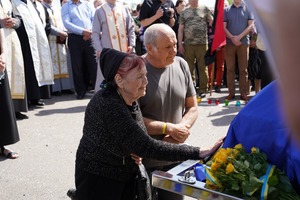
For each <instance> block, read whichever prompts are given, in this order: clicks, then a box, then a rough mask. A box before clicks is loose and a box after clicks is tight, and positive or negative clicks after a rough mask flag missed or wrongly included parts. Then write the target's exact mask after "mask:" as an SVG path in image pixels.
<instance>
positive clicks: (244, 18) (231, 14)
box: [224, 4, 254, 45]
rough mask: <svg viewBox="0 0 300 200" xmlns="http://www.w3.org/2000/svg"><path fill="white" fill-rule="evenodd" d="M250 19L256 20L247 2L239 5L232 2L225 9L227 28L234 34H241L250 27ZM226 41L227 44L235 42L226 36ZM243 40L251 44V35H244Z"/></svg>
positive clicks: (244, 42) (243, 42)
mask: <svg viewBox="0 0 300 200" xmlns="http://www.w3.org/2000/svg"><path fill="white" fill-rule="evenodd" d="M249 20H254V15H253V13H251V12H250V11H249V10H248V8H247V7H246V5H245V4H242V5H241V6H239V7H236V6H235V5H234V4H232V5H231V6H230V7H228V8H226V9H225V10H224V22H227V29H228V31H229V32H230V33H231V34H232V35H239V34H241V33H242V32H243V31H244V30H245V29H246V28H247V27H248V21H249ZM226 42H227V44H233V43H232V42H231V40H230V39H229V38H226ZM241 42H242V44H246V45H249V35H246V36H245V37H243V38H242V40H241Z"/></svg>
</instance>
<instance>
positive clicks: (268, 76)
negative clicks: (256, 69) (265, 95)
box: [258, 50, 274, 89]
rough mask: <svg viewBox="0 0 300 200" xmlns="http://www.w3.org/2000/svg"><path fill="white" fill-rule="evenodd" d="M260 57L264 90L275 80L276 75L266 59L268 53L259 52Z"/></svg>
mask: <svg viewBox="0 0 300 200" xmlns="http://www.w3.org/2000/svg"><path fill="white" fill-rule="evenodd" d="M258 55H259V57H260V59H261V89H263V88H264V87H266V86H267V85H268V84H269V83H271V82H272V81H273V80H274V75H273V73H272V69H271V66H270V65H269V61H268V59H267V57H266V53H265V52H264V51H261V50H258Z"/></svg>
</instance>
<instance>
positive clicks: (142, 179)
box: [134, 164, 152, 200]
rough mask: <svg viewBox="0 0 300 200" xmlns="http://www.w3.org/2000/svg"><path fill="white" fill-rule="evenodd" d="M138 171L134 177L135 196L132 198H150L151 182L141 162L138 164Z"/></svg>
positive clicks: (135, 199) (146, 199) (138, 199)
mask: <svg viewBox="0 0 300 200" xmlns="http://www.w3.org/2000/svg"><path fill="white" fill-rule="evenodd" d="M138 166H139V167H138V172H137V175H136V177H135V198H134V200H151V199H152V195H151V184H150V179H149V176H148V173H147V171H146V168H145V166H144V165H143V164H140V165H138Z"/></svg>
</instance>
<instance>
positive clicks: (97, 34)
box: [92, 8, 103, 58]
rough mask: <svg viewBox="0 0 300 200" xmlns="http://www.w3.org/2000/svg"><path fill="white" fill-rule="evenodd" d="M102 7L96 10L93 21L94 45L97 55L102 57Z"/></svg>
mask: <svg viewBox="0 0 300 200" xmlns="http://www.w3.org/2000/svg"><path fill="white" fill-rule="evenodd" d="M101 9H102V8H99V9H97V10H96V12H95V16H94V21H93V28H92V41H93V47H94V49H95V50H96V54H97V57H98V58H99V57H100V54H101V51H102V48H103V47H102V45H101V32H102V26H101Z"/></svg>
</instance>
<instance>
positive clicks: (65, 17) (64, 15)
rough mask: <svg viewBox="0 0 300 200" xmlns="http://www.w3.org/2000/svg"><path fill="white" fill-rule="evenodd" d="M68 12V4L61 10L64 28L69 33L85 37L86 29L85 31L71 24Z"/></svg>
mask: <svg viewBox="0 0 300 200" xmlns="http://www.w3.org/2000/svg"><path fill="white" fill-rule="evenodd" d="M68 10H69V4H68V2H67V3H65V4H64V5H63V6H62V8H61V15H62V20H63V23H64V26H65V28H66V29H67V30H68V33H74V34H77V35H83V32H84V30H85V29H83V28H81V27H79V26H76V25H75V24H73V23H72V22H71V19H70V15H69V11H68Z"/></svg>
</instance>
